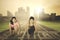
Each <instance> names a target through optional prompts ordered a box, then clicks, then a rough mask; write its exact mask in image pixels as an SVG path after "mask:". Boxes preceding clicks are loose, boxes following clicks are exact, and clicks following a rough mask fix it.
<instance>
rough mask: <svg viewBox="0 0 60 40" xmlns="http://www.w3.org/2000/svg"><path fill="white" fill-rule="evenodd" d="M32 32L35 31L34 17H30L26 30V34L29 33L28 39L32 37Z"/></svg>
mask: <svg viewBox="0 0 60 40" xmlns="http://www.w3.org/2000/svg"><path fill="white" fill-rule="evenodd" d="M34 31H35V25H34V17H30V19H29V28H28V33H29V35H30V37H31V36H33V35H34Z"/></svg>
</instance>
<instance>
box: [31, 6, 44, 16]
mask: <svg viewBox="0 0 60 40" xmlns="http://www.w3.org/2000/svg"><path fill="white" fill-rule="evenodd" d="M42 11H43V8H42V7H34V8H32V7H31V9H30V16H34V14H37V15H39V14H40V13H41V12H42Z"/></svg>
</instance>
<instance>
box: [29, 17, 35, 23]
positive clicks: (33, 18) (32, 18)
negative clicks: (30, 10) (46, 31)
mask: <svg viewBox="0 0 60 40" xmlns="http://www.w3.org/2000/svg"><path fill="white" fill-rule="evenodd" d="M31 19H32V20H35V19H34V17H32V16H31V17H30V18H29V24H30V20H31Z"/></svg>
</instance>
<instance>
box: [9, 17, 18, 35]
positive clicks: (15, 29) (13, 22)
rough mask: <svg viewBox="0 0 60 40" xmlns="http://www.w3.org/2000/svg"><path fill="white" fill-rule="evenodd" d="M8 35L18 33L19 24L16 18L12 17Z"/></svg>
mask: <svg viewBox="0 0 60 40" xmlns="http://www.w3.org/2000/svg"><path fill="white" fill-rule="evenodd" d="M9 28H10V34H11V33H12V34H14V33H18V31H19V29H18V28H19V23H18V22H17V20H16V17H12V18H11V20H10V23H9Z"/></svg>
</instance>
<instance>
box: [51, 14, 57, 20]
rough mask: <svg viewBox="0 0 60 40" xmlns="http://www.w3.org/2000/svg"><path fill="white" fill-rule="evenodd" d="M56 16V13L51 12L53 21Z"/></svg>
mask: <svg viewBox="0 0 60 40" xmlns="http://www.w3.org/2000/svg"><path fill="white" fill-rule="evenodd" d="M55 17H56V13H51V20H52V21H54V20H55Z"/></svg>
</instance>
